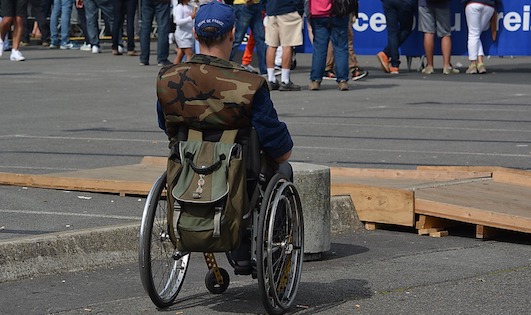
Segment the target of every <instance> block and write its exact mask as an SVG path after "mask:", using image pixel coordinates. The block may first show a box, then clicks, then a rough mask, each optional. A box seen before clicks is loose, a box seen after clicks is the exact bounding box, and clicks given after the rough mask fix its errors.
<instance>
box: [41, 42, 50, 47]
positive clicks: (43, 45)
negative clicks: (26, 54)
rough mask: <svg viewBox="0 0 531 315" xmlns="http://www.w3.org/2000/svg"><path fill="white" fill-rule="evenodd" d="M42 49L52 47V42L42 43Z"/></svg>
mask: <svg viewBox="0 0 531 315" xmlns="http://www.w3.org/2000/svg"><path fill="white" fill-rule="evenodd" d="M41 45H42V47H50V42H42V43H41Z"/></svg>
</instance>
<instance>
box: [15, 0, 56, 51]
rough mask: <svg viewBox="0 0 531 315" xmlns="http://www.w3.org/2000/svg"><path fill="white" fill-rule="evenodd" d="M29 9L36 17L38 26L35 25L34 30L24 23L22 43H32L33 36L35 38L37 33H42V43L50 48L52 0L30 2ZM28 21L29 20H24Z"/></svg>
mask: <svg viewBox="0 0 531 315" xmlns="http://www.w3.org/2000/svg"><path fill="white" fill-rule="evenodd" d="M28 7H31V8H29V10H30V11H31V14H32V15H33V16H34V17H35V22H36V25H35V24H34V27H33V30H32V31H30V29H29V28H28V27H27V23H26V22H25V23H24V31H23V33H22V42H26V43H28V44H29V43H30V37H31V35H33V36H34V37H37V36H35V31H37V32H40V35H41V36H40V42H41V45H42V46H44V47H48V46H50V21H49V20H48V18H49V17H50V11H51V10H50V9H51V7H52V1H51V0H28ZM24 20H25V21H27V18H25V19H24Z"/></svg>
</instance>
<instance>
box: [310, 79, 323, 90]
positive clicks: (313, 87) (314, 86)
mask: <svg viewBox="0 0 531 315" xmlns="http://www.w3.org/2000/svg"><path fill="white" fill-rule="evenodd" d="M319 88H321V81H315V80H312V81H311V82H310V84H308V90H310V91H317V90H319Z"/></svg>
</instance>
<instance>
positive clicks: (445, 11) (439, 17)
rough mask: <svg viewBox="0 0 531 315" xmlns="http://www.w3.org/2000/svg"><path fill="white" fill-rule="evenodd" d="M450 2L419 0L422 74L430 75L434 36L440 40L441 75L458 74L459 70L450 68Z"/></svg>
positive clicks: (449, 0) (448, 0)
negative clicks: (422, 47)
mask: <svg viewBox="0 0 531 315" xmlns="http://www.w3.org/2000/svg"><path fill="white" fill-rule="evenodd" d="M450 2H451V0H447V1H433V0H419V31H421V32H423V33H424V54H425V55H426V67H425V68H424V69H422V73H423V74H432V73H433V72H434V70H433V54H434V46H435V44H434V43H435V35H437V37H440V38H441V51H442V56H443V74H458V73H459V70H458V69H455V68H454V67H452V63H451V61H450V59H451V55H452V37H451V35H452V29H451V13H450Z"/></svg>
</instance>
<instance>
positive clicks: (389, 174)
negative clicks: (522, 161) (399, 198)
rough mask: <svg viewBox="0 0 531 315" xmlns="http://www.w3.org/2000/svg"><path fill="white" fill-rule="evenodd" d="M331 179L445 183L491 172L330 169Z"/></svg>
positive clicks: (487, 175)
mask: <svg viewBox="0 0 531 315" xmlns="http://www.w3.org/2000/svg"><path fill="white" fill-rule="evenodd" d="M330 175H331V176H332V178H333V177H334V176H337V177H370V178H385V179H422V180H437V181H447V180H455V179H465V178H478V177H490V176H491V172H476V171H438V170H426V171H420V170H392V169H364V168H343V167H332V168H330Z"/></svg>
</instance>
